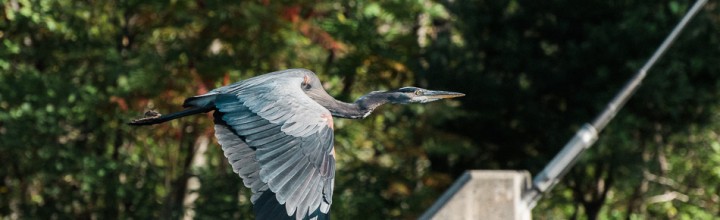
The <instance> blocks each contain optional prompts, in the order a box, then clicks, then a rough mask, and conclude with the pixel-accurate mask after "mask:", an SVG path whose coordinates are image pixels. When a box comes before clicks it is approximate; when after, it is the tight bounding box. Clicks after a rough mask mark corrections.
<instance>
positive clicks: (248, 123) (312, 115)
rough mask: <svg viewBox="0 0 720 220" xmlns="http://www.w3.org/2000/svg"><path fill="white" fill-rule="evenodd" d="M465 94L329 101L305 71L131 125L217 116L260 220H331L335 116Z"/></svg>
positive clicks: (401, 92) (407, 93)
mask: <svg viewBox="0 0 720 220" xmlns="http://www.w3.org/2000/svg"><path fill="white" fill-rule="evenodd" d="M460 96H464V94H462V93H457V92H446V91H433V90H427V89H422V88H416V87H403V88H400V89H396V90H392V91H382V92H381V91H374V92H370V93H368V94H366V95H364V96H362V97H360V98H359V99H358V100H357V101H355V102H354V103H345V102H341V101H338V100H336V99H335V98H333V97H332V96H330V95H329V94H328V93H327V92H326V91H325V89H323V87H322V84H321V83H320V80H319V79H318V77H317V76H316V75H315V73H313V72H312V71H309V70H305V69H289V70H282V71H277V72H272V73H267V74H264V75H260V76H256V77H253V78H249V79H246V80H243V81H239V82H236V83H234V84H231V85H228V86H223V87H220V88H217V89H214V90H212V91H210V92H208V93H207V94H204V95H199V96H194V97H190V98H188V99H186V100H185V103H184V104H183V107H185V108H186V109H185V110H183V111H180V112H175V113H171V114H168V115H160V114H158V113H156V112H148V113H146V115H145V116H146V117H144V118H140V119H137V120H133V121H132V122H130V124H131V125H152V124H158V123H162V122H166V121H169V120H173V119H176V118H180V117H185V116H188V115H194V114H199V113H205V112H209V111H215V112H214V114H213V116H214V118H215V121H214V122H215V137H217V139H218V142H219V143H220V145H221V146H222V150H223V152H224V154H225V157H227V159H228V162H230V164H231V166H232V169H233V171H235V173H237V174H238V175H239V176H240V177H241V178H242V180H243V183H244V185H245V186H246V187H248V188H250V190H251V191H252V197H251V201H252V203H253V205H254V206H253V210H254V211H255V215H256V218H257V219H284V218H287V219H292V218H295V219H328V218H329V212H330V205H331V204H332V193H333V188H334V185H335V180H334V179H335V178H334V177H335V149H334V147H333V138H334V135H333V117H339V118H351V119H361V118H365V117H367V116H368V115H370V113H372V112H373V110H375V108H377V107H378V106H380V105H383V104H385V103H394V104H407V103H426V102H432V101H435V100H440V99H444V98H453V97H460Z"/></svg>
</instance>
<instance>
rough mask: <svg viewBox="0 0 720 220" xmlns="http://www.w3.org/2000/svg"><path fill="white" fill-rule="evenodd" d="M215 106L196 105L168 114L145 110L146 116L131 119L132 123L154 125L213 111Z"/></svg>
mask: <svg viewBox="0 0 720 220" xmlns="http://www.w3.org/2000/svg"><path fill="white" fill-rule="evenodd" d="M214 108H215V107H214V106H204V107H194V108H188V109H185V110H182V111H179V112H173V113H170V114H167V115H161V114H160V113H158V112H156V111H152V110H151V111H147V112H145V117H143V118H138V119H135V120H132V121H130V123H128V124H130V125H135V126H140V125H153V124H159V123H163V122H166V121H170V120H173V119H176V118H181V117H185V116H188V115H194V114H200V113H205V112H209V111H212V110H213V109H214Z"/></svg>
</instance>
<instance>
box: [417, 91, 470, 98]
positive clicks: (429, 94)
mask: <svg viewBox="0 0 720 220" xmlns="http://www.w3.org/2000/svg"><path fill="white" fill-rule="evenodd" d="M422 96H424V97H427V98H430V99H434V100H437V99H449V98H455V97H462V96H465V94H462V93H459V92H447V91H433V90H428V91H425V93H423V95H422Z"/></svg>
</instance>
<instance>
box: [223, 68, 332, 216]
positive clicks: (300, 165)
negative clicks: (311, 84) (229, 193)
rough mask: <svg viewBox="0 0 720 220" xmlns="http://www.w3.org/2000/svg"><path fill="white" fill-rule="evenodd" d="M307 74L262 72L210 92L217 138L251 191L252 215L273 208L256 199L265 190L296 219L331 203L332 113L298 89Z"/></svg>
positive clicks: (300, 71)
mask: <svg viewBox="0 0 720 220" xmlns="http://www.w3.org/2000/svg"><path fill="white" fill-rule="evenodd" d="M306 74H307V72H305V71H303V70H294V71H287V72H285V73H283V74H269V75H263V76H261V77H265V78H258V77H256V78H253V79H250V80H247V81H245V82H243V83H240V84H236V85H231V86H228V87H222V88H218V89H216V90H214V91H213V92H214V93H216V95H215V96H216V97H215V98H214V103H215V106H216V108H217V111H216V114H215V117H216V126H215V128H216V136H217V138H218V140H219V142H220V144H221V145H222V146H223V151H224V152H225V155H226V157H228V160H229V161H230V163H231V165H232V166H233V170H234V171H235V172H237V173H238V174H239V175H240V177H242V178H243V182H244V183H245V185H246V186H248V187H250V188H251V190H252V191H253V198H252V200H253V203H255V206H256V207H255V210H256V214H257V215H266V214H270V213H273V212H276V211H274V209H276V208H277V206H272V205H263V206H262V207H261V206H259V205H258V204H257V203H256V202H257V201H259V200H262V199H260V198H267V196H265V197H264V196H263V195H266V194H268V195H269V194H274V197H275V198H274V199H276V201H277V203H279V205H282V206H284V207H285V212H286V214H287V216H293V215H294V216H295V217H296V218H297V219H302V218H305V217H307V216H309V215H311V214H313V213H317V211H320V212H322V213H328V212H329V209H330V204H332V190H333V184H334V182H333V181H334V180H333V179H334V175H335V156H334V151H333V130H332V116H331V115H330V112H329V111H328V110H327V109H325V108H324V107H322V106H321V105H320V104H318V103H316V102H315V101H313V100H312V99H310V97H308V96H307V95H305V93H304V92H303V91H302V88H301V84H302V82H303V80H305V78H304V77H307V75H306ZM310 74H311V73H310ZM263 204H267V202H265V201H263ZM269 217H273V216H269Z"/></svg>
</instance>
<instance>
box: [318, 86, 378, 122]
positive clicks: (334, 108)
mask: <svg viewBox="0 0 720 220" xmlns="http://www.w3.org/2000/svg"><path fill="white" fill-rule="evenodd" d="M388 102H389V101H388V95H387V94H386V93H384V92H371V93H368V94H367V95H365V96H363V97H360V98H359V99H358V100H356V101H355V102H354V103H346V102H342V101H337V100H335V101H334V102H333V103H332V104H331V105H329V106H325V108H327V109H328V110H330V113H332V115H333V116H334V117H340V118H351V119H360V118H365V117H367V116H369V115H370V113H372V112H373V110H375V108H377V107H378V106H381V105H383V104H385V103H388Z"/></svg>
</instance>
